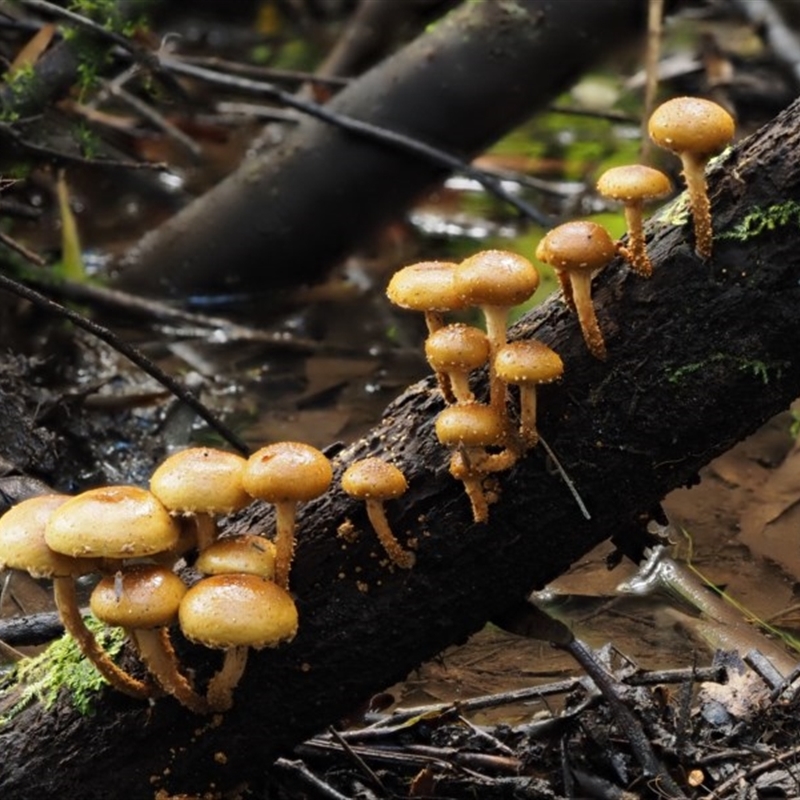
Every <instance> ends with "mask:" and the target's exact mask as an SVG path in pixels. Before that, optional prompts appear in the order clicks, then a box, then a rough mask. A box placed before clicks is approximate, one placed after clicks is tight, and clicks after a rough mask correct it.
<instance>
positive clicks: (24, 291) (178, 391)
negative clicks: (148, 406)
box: [0, 274, 250, 455]
mask: <svg viewBox="0 0 800 800" xmlns="http://www.w3.org/2000/svg"><path fill="white" fill-rule="evenodd" d="M0 288H2V289H5V290H6V291H8V292H11V293H12V294H15V295H17V296H18V297H22V298H23V299H24V300H28V301H29V302H31V303H34V304H35V305H37V306H38V307H39V308H42V309H45V310H46V311H49V312H51V313H54V314H58V315H59V316H61V317H65V318H66V319H68V320H70V322H72V323H73V324H74V325H76V326H77V327H79V328H81V329H83V330H85V331H87V332H88V333H91V334H92V335H93V336H96V337H97V338H98V339H100V340H101V341H103V342H105V343H106V344H108V345H110V346H111V347H112V348H114V350H116V351H117V352H118V353H120V354H121V355H123V356H125V358H127V359H128V360H129V361H132V362H133V363H134V364H136V366H137V367H139V368H140V369H141V370H143V371H144V372H146V373H147V374H148V375H150V377H151V378H154V379H155V380H157V381H158V382H159V383H160V384H161V385H162V386H165V387H166V388H167V389H169V391H170V392H172V394H174V395H175V397H177V398H178V400H180V401H181V402H182V403H184V404H185V405H187V406H188V407H189V408H191V409H192V410H193V411H194V412H195V413H196V414H197V415H198V416H199V417H200V418H201V419H203V420H204V421H205V422H206V423H207V424H208V425H209V426H210V427H211V428H213V429H214V430H215V431H216V432H217V433H218V434H219V435H220V436H221V437H222V438H223V439H225V441H227V442H228V443H229V444H230V445H231V446H232V447H234V448H235V449H236V450H238V451H239V452H241V453H243V454H245V455H248V454H249V453H250V448H249V447H248V446H247V445H246V444H245V443H244V442H243V441H242V440H241V439H240V438H239V437H238V436H237V435H236V434H235V433H234V432H233V431H232V430H231V429H230V428H229V427H228V426H227V425H226V424H225V423H224V422H222V420H220V419H219V418H218V417H217V416H216V415H215V414H213V413H212V412H211V411H210V410H209V409H208V408H206V406H205V405H203V403H201V402H200V400H198V399H197V398H196V397H195V396H194V394H192V392H190V391H189V390H188V389H187V388H186V387H185V386H183V385H182V384H181V383H180V382H178V381H177V380H175V378H173V377H172V376H171V375H168V374H167V373H166V372H164V370H162V369H161V368H160V367H158V366H157V365H156V364H155V363H154V362H152V361H151V360H150V359H149V358H148V357H147V356H146V355H144V353H142V352H141V351H140V350H138V349H137V348H135V347H133V346H132V345H130V344H128V343H127V342H124V341H122V340H121V339H120V338H119V337H118V336H117V335H116V334H115V333H114V332H113V331H111V330H109V329H108V328H106V327H104V326H103V325H99V324H98V323H96V322H93V321H92V320H90V319H87V318H86V317H84V316H82V315H81V314H78V313H77V312H76V311H73V310H72V309H70V308H67V307H66V306H62V305H61V304H60V303H56V302H55V300H51V299H50V298H49V297H45V295H43V294H40V293H39V292H37V291H34V290H33V289H30V288H29V287H27V286H24V285H23V284H21V283H18V282H17V281H15V280H13V279H11V278H9V277H7V276H6V275H3V274H0Z"/></svg>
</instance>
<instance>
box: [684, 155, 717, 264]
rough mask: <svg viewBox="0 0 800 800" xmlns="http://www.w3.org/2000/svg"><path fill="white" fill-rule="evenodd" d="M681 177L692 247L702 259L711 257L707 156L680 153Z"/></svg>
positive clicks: (711, 234) (711, 233) (711, 232)
mask: <svg viewBox="0 0 800 800" xmlns="http://www.w3.org/2000/svg"><path fill="white" fill-rule="evenodd" d="M680 157H681V164H683V177H684V179H685V181H686V189H687V191H688V192H689V205H690V206H691V208H692V221H693V223H694V249H695V252H696V253H697V255H699V256H700V257H701V258H703V259H708V258H711V251H712V238H713V231H712V228H711V201H710V200H709V199H708V187H707V184H706V173H705V167H706V163H707V162H708V159H707V158H701V157H697V156H695V155H693V154H692V153H681V154H680Z"/></svg>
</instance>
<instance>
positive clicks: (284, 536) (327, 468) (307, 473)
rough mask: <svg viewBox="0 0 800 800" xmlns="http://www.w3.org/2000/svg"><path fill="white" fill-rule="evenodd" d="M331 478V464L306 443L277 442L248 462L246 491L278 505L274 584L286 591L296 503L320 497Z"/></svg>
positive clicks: (257, 452)
mask: <svg viewBox="0 0 800 800" xmlns="http://www.w3.org/2000/svg"><path fill="white" fill-rule="evenodd" d="M332 479H333V470H332V469H331V462H330V461H329V460H328V459H327V458H326V457H325V455H324V454H323V453H321V452H320V451H319V450H317V449H316V447H311V445H308V444H304V443H303V442H275V443H274V444H270V445H267V446H266V447H262V448H261V449H260V450H257V451H256V452H255V453H253V455H251V456H250V458H249V459H248V460H247V467H246V468H245V471H244V475H243V477H242V481H243V485H244V488H245V490H246V491H247V492H248V494H250V496H251V497H255V498H258V499H260V500H266V501H267V502H268V503H273V504H274V505H275V517H276V535H275V582H276V583H277V584H278V585H279V586H280V587H281V588H283V589H288V588H289V570H290V569H291V564H292V555H293V553H294V528H295V516H296V514H297V504H298V503H302V502H307V501H309V500H313V499H314V498H315V497H319V495H321V494H323V493H324V492H325V491H326V490H327V488H328V486H330V483H331V480H332Z"/></svg>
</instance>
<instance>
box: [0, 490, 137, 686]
mask: <svg viewBox="0 0 800 800" xmlns="http://www.w3.org/2000/svg"><path fill="white" fill-rule="evenodd" d="M69 500H70V497H69V496H67V495H58V494H49V495H41V496H38V497H31V498H29V499H27V500H23V501H22V502H21V503H19V504H17V505H16V506H14V507H13V508H11V509H9V511H7V512H6V513H5V514H4V515H3V517H2V519H0V569H2V568H9V569H19V570H23V571H25V572H27V573H28V574H30V575H32V576H33V577H34V578H51V579H52V581H53V596H54V601H55V604H56V608H57V609H58V614H59V616H60V617H61V621H62V622H63V624H64V629H65V630H66V631H67V633H68V634H69V635H70V636H71V637H72V638H73V639H74V640H75V642H76V644H77V645H78V647H79V648H80V651H81V652H82V653H83V654H84V656H85V657H86V658H87V659H88V660H89V661H90V662H91V663H92V664H93V665H94V667H95V668H96V669H97V671H98V672H99V673H100V674H101V675H102V676H103V677H104V678H105V679H106V680H107V681H108V682H109V684H111V686H113V687H114V688H115V689H117V690H118V691H120V692H124V693H125V694H127V695H130V696H131V697H136V698H140V699H144V698H146V697H149V696H150V695H151V694H152V690H151V687H150V686H149V685H147V684H146V683H143V682H142V681H139V680H137V679H136V678H134V677H133V676H131V675H128V673H127V672H125V671H124V670H123V669H121V668H120V667H118V666H117V665H116V664H115V663H114V662H113V661H112V660H111V657H110V656H109V655H108V653H107V652H106V651H105V650H104V649H103V648H102V647H101V646H100V645H99V644H98V642H97V640H96V639H95V637H94V634H93V633H92V632H91V631H90V630H89V628H87V627H86V623H85V622H84V620H83V617H82V616H81V613H80V609H79V606H78V600H77V595H76V592H75V578H78V577H80V576H82V575H88V574H90V573H92V572H97V571H98V570H99V560H98V559H96V558H74V557H72V556H69V555H65V554H63V553H57V552H55V551H54V550H52V549H51V548H50V547H48V546H47V544H46V542H45V538H44V534H45V527H46V525H47V522H48V520H49V519H50V517H51V516H52V514H53V513H54V512H55V511H56V510H57V509H58V508H60V507H61V506H63V505H64V503H66V502H67V501H69Z"/></svg>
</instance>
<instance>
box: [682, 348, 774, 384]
mask: <svg viewBox="0 0 800 800" xmlns="http://www.w3.org/2000/svg"><path fill="white" fill-rule="evenodd" d="M714 364H726V365H731V366H734V367H736V368H737V369H739V370H740V371H741V372H749V373H751V374H752V375H753V377H754V378H758V379H760V380H761V382H762V383H763V384H764V385H765V386H766V385H767V384H768V383H769V382H770V379H771V378H772V377H775V378H780V377H781V375H782V373H783V370H784V368H785V367H786V366H787V364H786V362H783V361H775V362H771V363H770V362H767V361H761V360H759V359H749V358H738V357H737V356H734V355H731V354H729V353H714V354H713V355H712V356H710V357H709V358H708V359H706V360H705V361H697V362H693V363H691V364H682V365H681V366H679V367H674V368H668V369H667V380H668V381H669V382H670V383H680V382H681V381H683V380H684V378H686V377H687V376H689V375H692V374H694V373H695V372H700V371H701V370H707V369H710V368H711V367H712V365H714Z"/></svg>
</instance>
